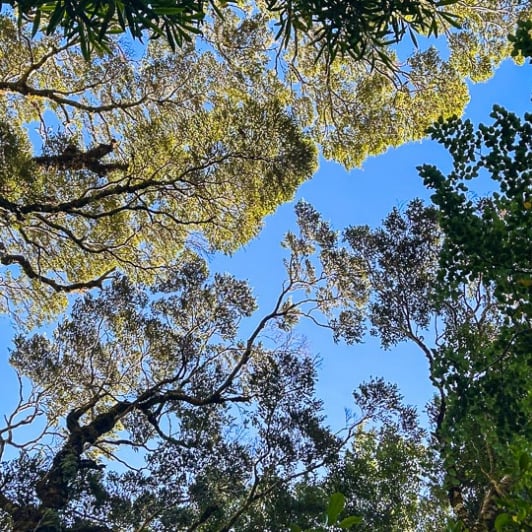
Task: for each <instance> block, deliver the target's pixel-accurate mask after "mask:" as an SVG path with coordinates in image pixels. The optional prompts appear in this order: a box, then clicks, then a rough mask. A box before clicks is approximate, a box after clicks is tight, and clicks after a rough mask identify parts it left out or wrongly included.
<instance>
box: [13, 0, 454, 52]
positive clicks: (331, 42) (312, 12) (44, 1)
mask: <svg viewBox="0 0 532 532" xmlns="http://www.w3.org/2000/svg"><path fill="white" fill-rule="evenodd" d="M454 1H455V0H431V1H430V2H420V1H418V0H410V1H408V2H389V3H388V4H386V5H383V4H382V2H380V1H370V0H365V1H364V2H361V3H359V4H358V5H357V6H352V5H350V4H348V3H342V2H334V1H330V0H328V1H326V2H323V1H320V2H316V1H308V0H304V1H302V0H268V1H267V2H265V3H264V5H263V4H260V3H257V4H256V6H259V7H261V8H263V7H265V8H266V10H267V11H269V12H271V13H272V14H274V16H276V17H278V22H277V23H276V25H277V26H278V27H279V28H278V34H277V37H278V38H280V39H281V41H282V42H283V43H284V45H288V44H289V43H290V42H291V41H292V39H295V40H296V42H297V37H298V35H301V34H304V36H305V37H307V38H308V37H310V38H311V39H312V41H313V42H314V43H317V44H319V48H320V54H321V53H323V52H324V51H325V52H326V53H327V55H328V56H329V57H330V59H331V60H332V59H334V58H335V57H336V55H351V56H353V57H355V58H356V59H361V58H368V57H370V56H372V55H373V54H376V55H377V56H379V57H380V58H381V59H384V60H385V61H389V60H388V58H387V56H386V54H385V53H383V51H382V50H383V49H384V48H386V46H388V45H389V44H393V43H397V42H399V41H400V40H401V39H402V38H403V37H404V36H405V34H407V33H408V34H409V35H410V36H411V38H412V40H413V41H414V42H416V39H415V33H422V34H424V35H437V34H438V31H439V29H440V28H441V27H445V26H448V25H450V26H458V25H459V20H458V17H456V16H454V15H453V14H452V13H449V12H446V11H445V8H446V6H448V5H449V4H452V3H454ZM9 4H11V5H12V6H13V7H14V8H15V10H16V11H17V13H18V17H19V23H22V21H30V22H31V23H32V26H33V29H32V33H33V35H34V36H35V35H36V34H37V32H38V31H39V30H40V29H41V28H42V29H44V31H45V32H46V33H47V34H52V33H53V32H54V31H56V30H57V29H59V28H61V29H63V32H64V37H65V38H67V39H72V38H74V39H79V42H80V45H81V49H82V51H83V55H84V57H85V58H86V59H89V58H90V56H91V54H92V53H93V51H94V50H96V51H102V50H104V51H108V50H109V44H110V36H111V35H113V34H117V33H123V32H125V31H127V32H128V33H129V34H130V35H131V36H132V37H133V38H135V39H138V40H140V41H141V42H142V40H143V38H144V37H145V33H146V32H149V34H150V38H152V39H154V38H155V39H157V38H163V39H165V40H166V41H167V43H168V44H169V45H170V47H171V48H172V49H173V50H175V49H176V48H177V47H180V46H183V44H184V43H188V42H190V41H191V40H192V38H193V36H194V35H196V34H199V33H200V32H201V26H202V23H203V21H204V19H205V17H206V16H207V10H208V8H209V7H212V8H213V11H214V12H215V13H216V15H218V16H222V17H223V13H224V11H225V10H226V8H227V6H228V5H231V2H227V1H226V0H221V1H220V2H216V1H212V0H210V1H209V2H203V1H199V0H179V1H178V2H177V1H176V0H156V1H155V2H146V1H144V0H142V1H136V2H133V1H130V0H125V1H116V0H115V1H112V2H97V3H94V2H91V1H87V0H81V1H79V2H74V1H71V0H67V1H64V2H56V1H49V0H36V1H28V0H13V1H11V2H9Z"/></svg>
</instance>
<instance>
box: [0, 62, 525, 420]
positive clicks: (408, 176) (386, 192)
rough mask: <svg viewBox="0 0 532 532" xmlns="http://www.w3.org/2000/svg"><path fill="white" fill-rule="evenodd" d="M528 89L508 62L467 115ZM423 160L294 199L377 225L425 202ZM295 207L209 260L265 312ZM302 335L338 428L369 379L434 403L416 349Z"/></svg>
mask: <svg viewBox="0 0 532 532" xmlns="http://www.w3.org/2000/svg"><path fill="white" fill-rule="evenodd" d="M531 92H532V68H530V66H524V67H521V68H519V67H517V66H515V65H514V64H513V63H512V62H511V61H507V62H505V63H504V64H503V65H502V66H501V67H500V68H499V70H498V71H497V73H496V75H495V77H494V78H493V79H492V80H490V81H489V82H487V83H484V84H480V85H475V86H472V88H471V102H470V104H469V106H468V108H467V116H468V117H469V118H471V119H472V120H473V121H474V122H476V123H478V122H480V121H484V122H488V121H489V113H490V111H491V107H492V105H493V104H495V103H497V104H499V105H503V106H505V107H507V108H508V109H510V110H512V111H514V112H516V113H518V114H523V112H525V111H529V110H530V109H531V107H530V95H531ZM422 163H433V164H436V165H438V166H439V167H443V168H445V167H446V166H448V165H449V161H448V159H447V157H446V152H445V150H443V149H442V148H440V147H439V146H438V145H436V144H435V143H433V142H430V141H428V140H427V141H424V142H422V143H411V144H408V145H405V146H402V147H401V148H398V149H392V150H389V151H388V152H387V153H386V154H384V155H381V156H379V157H374V158H371V159H369V160H368V161H366V163H365V165H364V168H363V169H361V170H355V171H352V172H350V173H347V172H345V171H344V170H343V168H342V167H340V166H339V165H336V164H333V163H329V162H325V161H322V162H321V167H320V170H319V171H318V173H317V174H316V176H315V177H314V178H313V179H312V180H311V181H309V182H307V183H306V184H304V185H303V186H302V187H301V189H300V190H299V192H298V194H297V197H296V200H295V201H297V199H300V198H304V199H305V200H307V201H308V202H310V203H311V204H312V205H314V207H316V208H317V209H318V210H319V211H320V212H321V213H322V214H323V216H324V218H325V219H326V220H329V221H330V222H331V223H332V225H333V226H334V227H335V228H337V229H342V228H344V227H345V226H347V225H355V224H356V225H358V224H369V225H378V224H379V222H380V221H381V220H382V218H383V217H384V216H386V214H387V213H388V212H389V211H390V210H391V208H392V207H394V206H402V205H405V204H406V203H407V202H408V201H409V200H411V199H412V198H414V197H423V198H428V195H429V194H428V193H427V191H426V190H425V189H424V187H423V185H422V182H421V179H420V178H419V177H418V175H417V172H416V166H418V165H420V164H422ZM478 192H482V191H478ZM294 203H295V202H294ZM294 203H291V204H287V205H284V206H282V207H281V208H280V209H279V210H278V211H277V212H276V213H275V214H274V215H272V216H270V217H268V218H267V220H266V222H265V226H264V230H263V231H262V232H261V234H260V235H259V236H258V237H257V238H256V239H254V240H253V241H252V242H250V243H249V244H248V245H247V246H245V247H244V248H243V249H241V250H240V251H238V252H237V253H235V254H234V255H233V256H232V257H226V256H215V257H213V258H212V259H211V261H210V263H211V268H212V270H213V271H228V272H231V273H232V274H234V275H235V276H237V277H239V278H243V279H247V280H248V281H249V283H250V284H251V286H252V287H253V288H254V292H255V294H256V296H257V298H258V301H259V306H260V309H261V311H262V312H268V310H269V309H270V308H271V305H272V302H273V299H274V298H275V297H276V296H277V295H278V292H279V288H280V286H281V283H282V280H283V278H284V271H283V267H282V257H283V250H282V248H281V246H280V242H281V240H282V238H283V235H284V233H285V232H286V231H287V230H289V229H294V228H295V227H294V226H295V217H294V214H293V206H294ZM261 311H259V315H260V312H261ZM305 332H306V335H307V344H308V347H309V350H310V351H311V352H313V353H315V354H316V355H319V356H320V358H321V359H322V362H321V365H320V369H319V386H318V394H319V396H320V397H321V398H322V399H323V400H324V403H325V408H326V412H327V414H328V417H329V421H330V423H331V425H332V426H333V427H334V428H336V429H339V428H341V427H342V426H343V422H344V408H351V407H352V406H353V405H352V400H351V393H352V390H353V389H354V388H355V387H356V385H357V384H358V383H360V382H361V381H363V380H367V379H368V378H369V377H370V376H382V377H384V378H385V379H387V380H390V381H392V382H396V383H397V384H398V385H399V387H400V389H401V391H402V393H403V394H404V396H405V398H406V400H407V401H408V402H410V403H413V404H416V405H418V406H419V408H420V410H422V409H423V406H424V405H425V403H426V402H427V401H428V400H429V399H430V397H431V395H432V390H431V387H430V385H429V381H428V373H427V365H426V362H425V360H424V358H423V356H422V355H421V353H420V352H418V351H417V350H416V349H415V348H414V347H413V346H409V345H403V346H400V347H399V348H398V349H395V350H392V351H389V352H384V351H382V350H381V349H380V347H379V345H378V343H377V342H376V341H375V340H374V339H371V338H368V339H367V341H366V342H365V343H364V344H361V345H356V346H350V347H347V346H344V345H335V344H334V343H333V342H332V339H331V336H330V334H328V333H327V332H325V331H322V330H318V329H316V328H310V327H307V328H305ZM12 334H13V331H12V330H11V329H10V327H9V323H8V321H7V320H6V319H0V384H1V388H0V413H1V414H3V413H5V412H7V408H8V406H7V405H11V406H13V403H14V401H16V394H17V382H16V380H15V379H14V373H13V372H12V370H11V369H10V368H9V367H8V365H7V359H8V349H9V345H10V343H11V337H12Z"/></svg>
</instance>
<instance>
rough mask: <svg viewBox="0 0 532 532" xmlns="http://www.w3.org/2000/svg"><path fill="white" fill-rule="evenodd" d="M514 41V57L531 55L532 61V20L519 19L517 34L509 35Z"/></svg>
mask: <svg viewBox="0 0 532 532" xmlns="http://www.w3.org/2000/svg"><path fill="white" fill-rule="evenodd" d="M508 39H509V40H510V42H512V43H513V50H512V56H513V57H529V58H530V62H532V20H519V21H518V22H517V29H516V31H515V35H509V36H508Z"/></svg>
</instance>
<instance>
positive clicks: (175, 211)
mask: <svg viewBox="0 0 532 532" xmlns="http://www.w3.org/2000/svg"><path fill="white" fill-rule="evenodd" d="M77 4H79V6H80V9H82V8H83V6H84V5H85V4H83V3H77ZM57 5H58V6H59V4H57ZM91 5H92V4H91ZM97 5H101V6H102V9H104V7H105V6H107V5H108V4H107V3H102V4H97ZM113 5H114V4H113ZM128 5H129V4H128ZM42 6H43V9H44V7H45V6H49V4H48V3H46V4H43V5H42ZM61 6H63V7H64V5H63V4H61ZM109 6H111V4H109ZM111 7H112V6H111ZM111 7H109V9H111ZM259 7H260V6H248V5H243V6H241V7H240V8H238V9H236V8H235V9H229V10H227V11H224V16H223V18H222V17H221V16H220V15H219V14H216V12H213V13H212V16H209V17H207V18H206V19H205V21H204V24H203V26H202V34H201V36H200V37H198V38H197V39H196V41H194V42H192V43H189V44H183V46H181V47H180V48H178V49H176V50H175V51H172V50H171V49H170V48H169V47H168V45H167V44H166V43H165V42H164V41H163V40H155V41H152V42H151V43H150V44H149V46H147V48H145V49H143V50H135V49H134V48H132V49H130V48H129V47H128V45H127V43H125V42H121V41H119V40H117V39H115V38H113V39H111V40H109V42H108V43H107V45H106V51H103V52H102V53H101V54H100V55H98V56H95V57H93V58H92V60H91V61H89V62H87V61H86V60H85V59H84V57H83V53H84V52H83V49H82V48H80V40H79V36H77V35H67V36H66V37H65V36H61V35H57V34H54V35H51V36H45V35H42V34H40V33H37V34H32V27H33V26H32V23H31V22H24V17H23V18H22V20H21V21H19V22H20V23H21V26H17V22H16V21H15V20H13V19H12V18H10V17H9V16H7V15H5V16H3V17H2V18H1V20H0V34H1V44H0V47H1V51H2V53H1V57H2V60H1V65H0V91H1V94H0V99H1V103H2V106H1V116H0V130H1V131H0V134H1V136H2V153H1V156H2V160H3V162H4V164H3V170H2V174H1V176H0V227H1V229H0V233H1V236H0V244H1V247H0V262H1V263H2V264H3V265H4V266H5V267H6V268H5V269H4V270H3V271H4V273H3V274H2V278H1V280H0V284H1V286H2V289H3V294H4V297H3V300H2V302H1V305H2V309H3V310H4V311H6V310H8V309H12V310H14V311H15V312H16V314H17V315H18V316H19V317H22V320H21V321H26V322H27V323H32V321H38V320H39V319H40V318H45V317H50V316H53V315H54V314H56V313H57V312H58V311H60V310H61V309H62V308H63V307H64V305H65V303H66V298H65V295H66V294H68V293H71V292H72V291H77V290H83V289H88V288H91V287H98V286H101V285H102V283H103V282H104V281H105V280H106V279H109V278H110V277H112V276H113V275H114V274H115V273H117V272H120V273H123V274H126V275H128V276H133V277H134V278H135V279H138V280H139V281H147V280H148V279H149V277H150V276H151V275H153V274H154V273H155V272H156V271H158V270H159V269H161V268H163V269H164V268H168V267H172V265H173V264H174V263H175V261H176V260H177V257H178V256H179V254H180V252H181V250H182V249H183V246H184V245H185V244H186V243H189V244H192V245H196V246H199V247H202V248H203V249H211V250H222V251H225V252H231V251H233V250H235V249H236V248H238V246H240V245H242V244H243V243H245V242H247V241H248V240H249V239H250V238H251V237H253V236H254V235H256V234H257V231H258V230H259V228H260V226H261V223H262V219H263V218H264V216H266V215H267V214H270V213H272V212H273V211H274V210H275V209H276V207H277V206H278V205H279V204H281V203H283V202H285V201H287V200H289V199H290V198H292V197H293V194H294V192H295V190H296V189H297V187H298V186H299V185H300V184H301V183H302V182H303V181H304V180H306V179H309V178H310V177H311V176H312V174H313V172H314V170H315V169H316V154H317V152H318V150H321V153H322V154H323V155H324V156H325V157H327V158H332V159H335V160H337V161H339V162H341V163H342V164H344V165H345V166H346V167H352V166H356V165H360V164H361V163H362V162H363V161H364V160H365V159H366V158H367V157H368V156H369V155H371V154H378V153H381V152H382V151H384V150H386V149H387V148H388V147H389V146H397V145H400V144H402V143H404V142H407V141H409V140H412V139H417V138H421V137H422V136H423V135H424V134H425V133H424V132H425V129H426V127H427V126H428V125H430V124H431V123H432V122H433V121H435V120H436V119H437V118H438V117H439V116H450V115H453V114H456V113H460V112H461V111H462V110H463V107H464V105H465V104H466V102H467V100H468V91H467V86H466V83H465V78H466V77H468V76H469V77H471V78H473V79H485V78H486V77H487V76H489V75H490V74H491V72H492V71H493V69H494V68H495V66H496V65H497V64H498V62H499V61H500V60H501V59H502V58H504V57H506V56H507V55H509V53H510V51H511V44H510V43H508V41H507V39H506V34H507V33H508V32H509V31H510V30H511V29H512V28H513V26H514V24H515V21H516V20H517V19H519V18H520V17H524V16H526V13H527V12H528V11H527V10H528V9H529V6H528V5H523V6H522V7H520V8H516V9H513V10H511V11H509V12H507V11H504V10H503V8H502V6H500V9H499V7H496V8H494V7H493V6H492V5H491V4H489V6H488V4H486V5H484V4H475V5H472V6H466V5H462V4H461V5H460V6H458V5H457V6H449V9H453V10H455V14H456V15H457V16H459V17H461V18H462V19H463V20H464V21H467V29H466V27H464V28H463V29H456V30H453V31H449V32H445V35H446V38H447V41H448V44H449V46H450V51H451V53H450V56H449V57H448V58H447V59H443V58H442V57H441V56H440V54H439V53H438V52H437V51H436V49H435V48H432V47H429V48H427V49H425V50H423V49H421V48H420V49H419V50H417V51H414V53H413V54H412V55H411V56H410V57H408V58H406V59H401V58H400V57H399V56H398V54H397V52H396V51H395V50H394V49H393V47H391V46H390V45H386V46H384V45H383V46H380V47H379V53H378V54H377V55H375V54H374V53H373V52H374V48H371V47H369V48H364V49H363V53H362V52H361V55H360V57H353V56H350V55H348V54H347V55H344V56H342V54H340V55H339V56H338V57H337V58H336V59H335V61H334V62H331V61H330V57H325V55H324V54H323V53H321V51H320V48H319V46H318V47H317V46H316V43H315V39H314V38H313V37H312V36H310V35H307V34H306V33H304V32H303V33H302V35H301V37H300V38H299V39H298V41H297V43H296V42H293V41H291V42H286V43H284V45H283V43H281V42H279V40H278V39H277V40H276V37H275V36H276V29H275V27H273V26H272V20H273V19H272V17H273V16H274V15H273V14H272V13H273V11H271V10H269V9H268V8H264V9H263V8H260V9H259ZM30 8H31V6H27V9H29V10H30V11H31V9H30ZM115 8H116V9H117V10H118V4H117V5H116V6H115ZM24 9H26V8H24ZM46 9H48V7H46ZM61 9H63V8H62V7H61ZM65 9H66V8H65ZM135 9H136V8H135ZM139 9H140V8H139ZM302 9H303V8H302ZM309 9H310V8H309ZM312 9H317V6H314V7H313V8H312ZM67 11H68V10H67ZM67 11H65V13H67ZM116 13H118V11H116ZM65 16H66V15H65ZM176 16H177V15H176ZM407 18H408V20H411V17H410V16H409V17H407ZM357 20H358V19H357ZM364 20H366V19H364ZM56 21H57V23H58V24H59V19H57V20H56ZM94 21H96V22H97V21H101V19H100V18H98V16H96V15H95V18H94ZM108 23H109V24H111V19H110V20H109V21H108ZM442 24H443V23H442ZM399 26H400V25H399ZM386 27H387V26H386ZM438 27H439V28H441V29H442V30H443V29H445V28H446V26H445V24H443V25H442V26H438ZM367 31H368V32H370V33H372V32H373V29H372V28H371V26H369V27H368V28H367ZM375 31H377V30H375ZM374 37H375V38H377V37H378V36H377V35H376V34H375V35H374ZM148 147H149V149H148ZM28 294H32V295H33V297H28ZM35 302H36V303H37V304H36V305H35V304H33V303H35ZM30 316H31V319H30Z"/></svg>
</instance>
